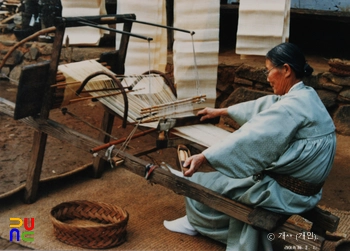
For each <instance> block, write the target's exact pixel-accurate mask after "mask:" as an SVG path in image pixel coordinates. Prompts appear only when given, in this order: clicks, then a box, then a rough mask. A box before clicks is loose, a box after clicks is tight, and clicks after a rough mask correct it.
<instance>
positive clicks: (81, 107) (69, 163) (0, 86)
mask: <svg viewBox="0 0 350 251" xmlns="http://www.w3.org/2000/svg"><path fill="white" fill-rule="evenodd" d="M16 90H17V86H16V85H12V84H10V83H9V82H8V81H1V82H0V97H2V98H5V99H7V100H10V101H12V102H15V98H16ZM67 108H68V111H69V112H71V113H73V114H75V115H77V116H79V117H80V118H82V119H83V120H84V121H87V122H88V123H90V124H91V125H93V126H95V127H99V124H100V121H101V119H102V111H103V108H102V107H101V105H100V104H99V103H98V102H92V101H84V102H80V103H76V104H73V105H70V106H69V107H67ZM50 118H51V119H53V120H55V121H58V122H60V123H63V124H64V125H66V126H68V127H71V128H73V129H76V130H77V131H79V132H82V133H84V134H86V135H89V136H91V137H94V138H96V137H97V135H98V133H99V132H98V131H97V130H96V129H94V128H91V127H90V126H87V125H86V123H84V122H82V121H80V120H77V119H75V118H73V117H72V116H70V115H68V114H66V115H63V114H62V112H61V110H60V109H55V110H52V111H51V113H50ZM0 128H1V130H0V198H1V195H4V194H6V193H9V192H11V191H14V190H15V189H16V188H18V187H20V186H23V185H24V184H25V180H26V172H27V167H28V162H29V161H30V156H31V147H32V140H33V132H34V130H33V128H31V127H29V126H27V125H25V124H24V123H23V122H21V121H15V120H13V118H12V117H9V116H7V115H5V114H3V113H1V112H0ZM132 128H133V126H131V125H129V126H128V127H127V128H126V129H124V128H122V127H121V121H120V120H116V121H115V125H114V129H113V133H112V134H113V136H115V137H116V138H120V137H124V136H125V135H128V134H129V132H130V130H132ZM349 139H350V137H348V136H343V135H338V149H337V154H336V159H335V163H334V167H333V169H332V172H331V174H330V176H329V178H328V180H327V181H326V184H325V186H324V193H323V198H322V200H321V202H320V205H323V206H326V207H331V208H336V209H339V210H347V211H348V210H350V193H349V190H350V184H349V179H350V168H349V166H350V165H349V163H350V140H349ZM150 141H152V139H149V138H147V139H146V138H143V137H141V138H138V139H135V140H132V141H131V142H130V145H129V149H128V150H133V149H142V148H143V147H144V146H145V145H149V144H152V143H153V142H150ZM157 154H159V155H161V156H159V157H160V159H162V160H163V161H165V162H168V163H172V162H173V160H174V157H175V156H174V155H173V154H172V155H171V156H170V155H167V154H164V152H162V151H159V152H158V153H157ZM92 160H93V156H92V155H91V154H89V153H87V152H85V151H83V150H80V149H78V148H75V147H72V146H71V145H69V144H67V143H64V142H61V141H59V140H57V139H55V138H52V137H49V138H48V144H47V147H46V152H45V158H44V164H43V169H42V174H41V178H42V179H44V178H49V177H55V176H58V175H60V174H63V173H66V172H69V171H71V170H74V169H77V168H79V167H81V166H83V165H85V164H87V163H90V162H91V161H92Z"/></svg>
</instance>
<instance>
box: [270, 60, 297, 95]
mask: <svg viewBox="0 0 350 251" xmlns="http://www.w3.org/2000/svg"><path fill="white" fill-rule="evenodd" d="M265 65H266V72H267V73H266V77H267V81H268V82H269V83H270V85H271V87H272V89H273V92H274V93H275V94H276V95H284V94H286V93H287V92H288V91H289V89H290V88H291V85H290V83H289V81H288V78H287V75H286V68H285V65H282V66H278V67H276V66H274V65H273V64H272V62H271V61H270V60H269V59H266V62H265Z"/></svg>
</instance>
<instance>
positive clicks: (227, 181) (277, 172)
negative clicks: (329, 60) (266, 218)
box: [164, 43, 336, 251]
mask: <svg viewBox="0 0 350 251" xmlns="http://www.w3.org/2000/svg"><path fill="white" fill-rule="evenodd" d="M312 72H313V69H312V68H311V67H310V66H309V65H308V64H307V63H306V61H305V57H304V55H303V53H302V52H301V51H300V49H299V48H298V47H297V46H296V45H294V44H291V43H282V44H280V45H278V46H276V47H274V48H273V49H271V50H270V51H269V52H268V53H267V55H266V76H267V81H268V82H270V85H271V87H272V88H273V91H274V95H267V96H264V97H262V98H259V99H257V100H254V101H248V102H244V103H240V104H236V105H233V106H230V107H228V108H220V109H213V108H205V109H203V110H201V111H200V112H199V113H198V114H200V115H202V120H204V119H208V118H213V117H216V116H221V115H228V116H230V117H231V118H232V119H234V120H235V121H236V122H237V123H239V124H240V126H241V127H240V128H239V130H237V131H235V132H233V133H232V134H230V136H229V137H227V138H225V139H223V140H222V141H220V142H218V143H217V144H214V145H213V146H211V147H209V148H207V149H206V150H205V151H203V152H202V153H200V154H197V155H193V156H192V157H190V158H188V159H187V161H186V162H185V164H184V165H185V166H187V167H189V170H188V171H187V172H186V173H185V176H188V177H190V178H189V179H190V180H191V181H193V182H196V183H198V184H201V185H202V186H205V187H207V188H209V189H211V190H213V191H215V192H218V193H220V194H222V195H223V196H224V197H228V198H231V199H233V200H235V201H238V202H241V203H244V204H246V205H249V206H253V207H262V208H265V209H268V210H271V211H274V212H278V213H282V214H299V213H302V212H304V211H308V210H310V209H312V208H313V207H315V206H316V204H317V203H318V202H319V200H320V199H321V195H322V185H323V182H324V181H325V179H326V178H327V176H328V174H329V172H330V170H331V168H332V164H333V160H334V154H335V149H336V135H335V127H334V124H333V121H332V119H331V117H330V116H329V114H328V112H327V110H326V108H325V107H324V105H323V103H322V102H321V100H320V98H319V97H318V95H317V93H316V92H315V90H314V89H312V88H311V87H308V86H306V85H305V84H304V83H303V82H302V78H303V77H304V76H309V75H311V73H312ZM203 163H209V164H210V165H211V166H212V167H213V168H215V170H216V171H214V172H209V173H203V172H197V171H198V169H199V168H200V166H201V165H202V164H203ZM192 175H193V176H192ZM293 180H294V181H298V182H299V183H300V184H302V185H301V188H300V187H295V186H293V183H292V182H291V181H293ZM164 226H165V227H166V228H167V229H169V230H171V231H174V232H180V233H185V234H189V235H195V234H197V233H200V234H202V235H205V236H208V237H210V238H213V239H215V240H218V241H220V242H222V243H225V244H226V245H227V250H239V251H244V250H247V251H254V250H261V249H262V250H272V248H271V243H270V242H269V241H268V239H267V233H263V232H260V231H258V230H256V229H254V228H253V227H252V226H250V225H248V224H245V223H242V222H240V221H238V220H236V219H234V218H231V217H229V216H227V215H225V214H223V213H221V212H218V211H216V210H214V209H211V208H210V207H209V206H206V205H203V204H201V203H199V202H197V201H195V200H192V199H190V198H186V216H184V217H182V218H179V219H177V220H174V221H164Z"/></svg>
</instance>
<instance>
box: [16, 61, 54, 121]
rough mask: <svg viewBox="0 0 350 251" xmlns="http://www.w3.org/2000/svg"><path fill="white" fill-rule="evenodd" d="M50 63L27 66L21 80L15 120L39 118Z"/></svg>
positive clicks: (23, 69)
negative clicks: (30, 117)
mask: <svg viewBox="0 0 350 251" xmlns="http://www.w3.org/2000/svg"><path fill="white" fill-rule="evenodd" d="M49 66H50V61H45V62H40V63H38V64H33V65H26V66H24V67H23V68H22V71H21V76H20V79H19V84H18V89H17V97H16V108H15V113H14V119H16V120H17V119H21V118H25V117H28V116H37V115H38V114H39V113H40V110H41V107H42V102H43V96H44V92H45V87H46V85H47V78H48V74H49Z"/></svg>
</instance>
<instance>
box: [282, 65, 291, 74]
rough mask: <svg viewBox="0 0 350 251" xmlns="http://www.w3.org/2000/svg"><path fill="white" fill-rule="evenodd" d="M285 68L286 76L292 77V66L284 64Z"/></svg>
mask: <svg viewBox="0 0 350 251" xmlns="http://www.w3.org/2000/svg"><path fill="white" fill-rule="evenodd" d="M283 70H284V74H285V77H290V76H291V75H292V68H291V67H290V65H289V64H284V65H283Z"/></svg>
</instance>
